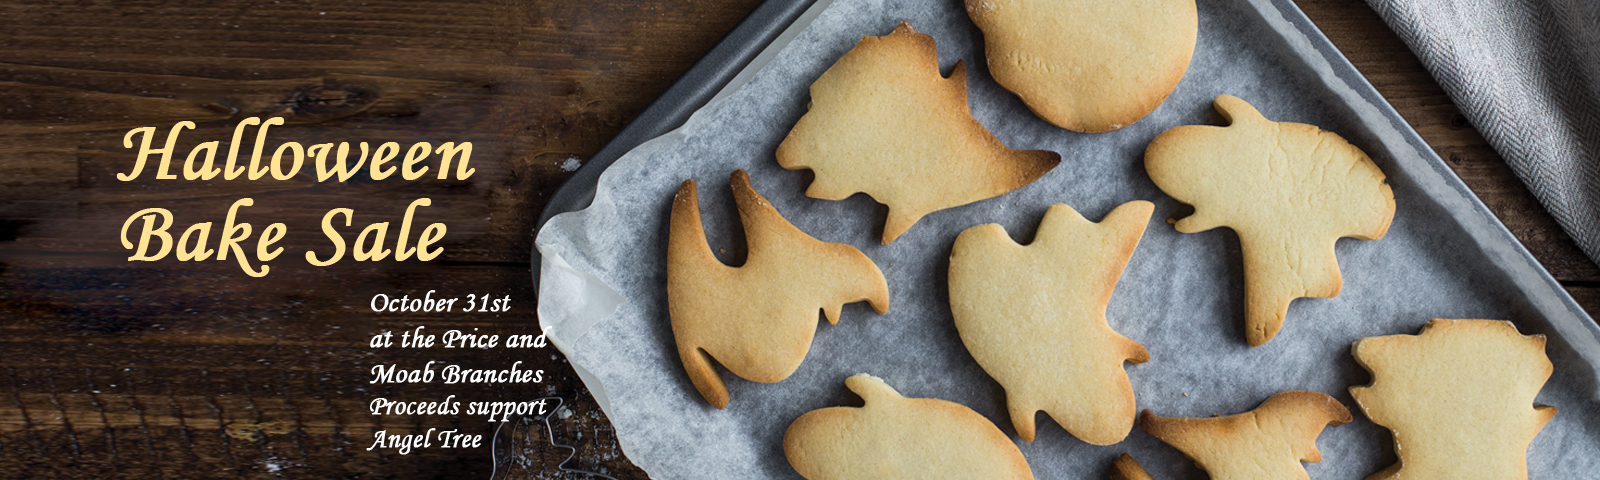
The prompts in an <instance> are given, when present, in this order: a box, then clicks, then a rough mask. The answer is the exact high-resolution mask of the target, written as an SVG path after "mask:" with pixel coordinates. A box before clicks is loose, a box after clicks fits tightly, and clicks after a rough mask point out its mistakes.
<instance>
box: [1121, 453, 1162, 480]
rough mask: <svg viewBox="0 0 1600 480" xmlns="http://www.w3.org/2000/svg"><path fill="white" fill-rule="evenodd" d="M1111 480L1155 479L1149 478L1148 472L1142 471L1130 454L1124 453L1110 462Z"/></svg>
mask: <svg viewBox="0 0 1600 480" xmlns="http://www.w3.org/2000/svg"><path fill="white" fill-rule="evenodd" d="M1111 480H1155V479H1152V478H1150V473H1149V472H1145V471H1144V467H1142V466H1140V465H1139V462H1138V461H1137V460H1134V459H1133V456H1132V455H1128V454H1126V453H1124V454H1122V456H1120V457H1117V460H1116V461H1114V462H1111Z"/></svg>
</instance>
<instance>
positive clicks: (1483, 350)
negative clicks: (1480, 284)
mask: <svg viewBox="0 0 1600 480" xmlns="http://www.w3.org/2000/svg"><path fill="white" fill-rule="evenodd" d="M1544 345H1545V338H1544V335H1526V336H1525V335H1522V334H1521V333H1518V332H1517V327H1516V326H1515V325H1512V324H1511V322H1506V321H1502V320H1445V319H1434V320H1432V321H1430V322H1428V324H1427V325H1426V326H1424V327H1422V332H1421V333H1418V334H1417V335H1390V336H1385V337H1368V338H1363V339H1360V340H1357V341H1356V342H1355V345H1354V346H1353V347H1352V348H1351V353H1352V354H1354V355H1355V357H1356V362H1357V363H1360V364H1361V366H1362V367H1364V368H1366V369H1367V370H1368V371H1371V372H1372V383H1371V384H1370V385H1366V386H1360V387H1350V394H1351V395H1352V396H1354V397H1355V398H1356V404H1357V405H1360V406H1361V410H1362V412H1363V413H1366V415H1367V418H1370V419H1372V422H1373V423H1376V424H1378V425H1382V426H1384V427H1388V428H1389V430H1390V431H1392V432H1394V450H1395V453H1396V454H1397V455H1398V456H1399V457H1400V463H1396V464H1394V465H1393V466H1390V467H1389V468H1387V469H1384V470H1383V471H1380V472H1378V473H1375V474H1372V475H1371V476H1369V477H1367V479H1368V480H1391V479H1393V480H1401V479H1433V478H1496V479H1526V478H1528V463H1527V453H1528V445H1529V444H1530V443H1532V442H1533V438H1534V437H1535V436H1537V435H1538V434H1539V430H1541V429H1543V428H1544V425H1545V423H1548V422H1549V421H1550V418H1551V417H1554V416H1555V414H1556V408H1555V407H1550V406H1536V405H1534V403H1533V401H1534V397H1535V396H1537V395H1538V394H1539V389H1540V388H1542V387H1543V386H1544V383H1545V381H1546V380H1549V379H1550V374H1551V373H1552V371H1553V366H1552V365H1551V364H1550V358H1549V357H1546V356H1545V352H1544Z"/></svg>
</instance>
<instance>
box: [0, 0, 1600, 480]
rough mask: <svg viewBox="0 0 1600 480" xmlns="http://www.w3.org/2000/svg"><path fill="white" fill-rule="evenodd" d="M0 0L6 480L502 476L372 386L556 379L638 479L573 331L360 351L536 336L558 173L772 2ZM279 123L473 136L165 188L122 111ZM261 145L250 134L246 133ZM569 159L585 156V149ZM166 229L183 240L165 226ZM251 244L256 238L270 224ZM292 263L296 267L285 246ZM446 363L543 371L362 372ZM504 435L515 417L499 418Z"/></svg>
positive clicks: (1469, 139) (1389, 54)
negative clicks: (386, 445)
mask: <svg viewBox="0 0 1600 480" xmlns="http://www.w3.org/2000/svg"><path fill="white" fill-rule="evenodd" d="M368 3H369V2H359V1H329V2H317V3H306V2H301V1H284V2H252V3H230V4H223V5H206V4H200V3H195V4H189V3H181V2H167V1H160V0H156V1H142V2H116V3H100V2H93V3H91V2H83V3H74V4H53V3H32V2H5V3H4V4H0V18H3V19H4V21H5V23H6V24H7V27H6V28H4V29H0V331H3V332H4V333H3V337H0V345H3V346H0V397H4V398H0V476H3V477H6V478H55V477H61V478H85V477H93V476H110V477H119V478H120V477H138V478H204V477H253V476H259V477H275V476H287V477H293V478H434V477H446V478H483V477H487V476H489V475H490V473H491V469H492V466H491V463H490V456H489V451H488V449H487V448H478V449H467V450H445V449H437V448H435V449H422V450H419V451H416V452H413V453H411V454H409V455H396V454H393V453H385V452H375V451H374V452H369V451H366V448H367V447H368V446H369V445H370V444H371V442H372V436H371V435H372V432H374V431H375V430H380V429H389V430H397V431H398V430H410V429H416V428H421V429H426V428H428V427H440V428H446V429H448V428H461V429H462V430H463V431H469V432H470V431H478V432H483V433H487V432H489V430H488V427H486V426H484V424H482V423H479V421H480V420H481V417H448V416H443V417H441V416H422V417H374V416H371V415H367V414H366V413H365V411H364V409H365V406H366V402H367V401H369V400H370V399H372V398H374V397H380V396H388V397H391V398H404V399H407V400H432V399H442V398H443V397H444V396H446V395H451V394H455V395H458V396H459V397H460V398H461V399H467V400H493V399H501V400H503V399H533V398H538V397H543V396H546V395H554V396H559V397H562V398H563V400H564V401H565V403H566V404H567V405H568V409H569V410H568V412H569V413H570V415H567V414H563V415H558V416H556V417H555V420H554V421H553V424H552V426H553V427H554V428H553V430H554V436H555V437H556V438H555V440H557V441H558V442H564V443H567V444H571V445H574V446H576V447H577V454H576V458H575V459H574V460H573V461H572V462H571V463H569V464H568V467H572V468H581V469H586V470H592V471H603V472H606V473H608V474H610V475H612V476H615V477H619V478H627V479H637V478H645V476H644V474H643V473H642V472H640V471H639V470H638V469H637V468H636V467H633V466H632V464H630V463H629V462H628V461H627V459H626V458H625V457H623V456H622V455H620V452H619V450H618V449H617V446H616V440H615V436H614V435H613V433H612V432H611V431H610V430H609V424H608V423H607V422H606V420H605V419H604V417H603V415H601V414H600V412H599V409H598V408H597V407H596V406H595V404H594V400H593V399H592V398H591V397H590V396H589V395H588V393H587V392H586V391H585V390H584V389H583V387H582V384H581V383H580V382H579V381H578V380H577V378H576V375H575V374H573V372H572V371H571V367H569V366H567V364H566V363H565V360H564V359H562V358H561V357H560V354H559V353H558V352H557V351H555V349H554V348H545V349H538V350H529V351H507V350H504V349H494V350H488V351H473V350H439V349H430V350H427V351H420V352H419V351H404V350H398V349H379V350H375V349H371V348H368V347H367V340H368V338H369V336H370V335H371V334H372V333H374V332H378V331H383V330H392V331H396V332H397V333H398V331H401V330H405V329H407V328H409V327H410V326H412V325H415V324H425V325H427V326H428V327H429V329H431V330H433V331H436V332H439V333H442V332H443V331H444V330H445V329H450V328H455V329H471V328H479V329H480V330H482V331H486V332H493V333H501V334H518V333H537V327H536V326H535V325H536V320H535V315H534V304H535V298H534V292H533V291H532V279H531V272H530V269H529V262H530V256H531V250H532V240H531V233H532V228H533V225H534V222H535V221H536V219H537V218H538V214H539V212H540V211H541V210H542V208H543V207H544V205H545V203H546V201H547V198H548V197H549V195H551V194H552V193H553V192H554V191H555V188H556V187H557V186H558V185H560V184H561V182H562V181H564V180H565V179H566V178H567V177H568V176H569V175H571V173H570V172H569V171H567V169H564V168H562V166H563V164H568V163H569V159H573V160H576V161H578V162H582V161H585V160H587V159H588V158H589V157H590V156H592V155H593V154H594V153H595V152H596V151H597V150H598V149H599V148H600V147H601V146H602V145H603V144H604V143H605V142H606V141H607V140H608V139H609V138H610V137H611V136H613V135H614V134H616V133H617V131H618V130H620V129H621V128H622V127H623V126H624V125H625V124H626V123H627V122H628V121H629V120H630V119H631V118H633V117H634V116H635V115H637V114H638V112H639V111H640V110H641V109H643V108H644V106H646V105H647V104H648V103H649V102H651V101H652V100H654V98H655V97H656V96H657V95H658V94H659V93H660V92H661V91H662V90H664V89H665V88H666V87H667V85H669V84H670V83H671V82H672V81H673V80H674V79H676V78H677V77H678V75H680V74H681V73H682V72H684V71H685V70H686V69H688V67H689V66H690V65H691V64H692V63H693V62H694V61H695V60H696V59H698V58H699V56H700V55H701V54H702V53H703V52H705V51H706V50H708V49H709V48H710V47H711V46H712V45H713V44H715V42H716V41H717V40H718V39H719V38H720V37H721V36H722V35H723V34H725V33H726V32H727V31H729V30H730V29H732V27H733V26H734V25H735V24H736V23H737V22H738V21H739V20H740V19H741V18H743V16H744V15H745V14H746V13H747V12H749V11H750V9H752V8H753V7H754V6H755V4H756V2H755V1H754V0H732V1H727V0H723V1H715V0H694V1H672V0H653V1H643V2H625V1H616V0H606V1H598V2H552V1H535V2H478V3H472V2H421V1H410V2H370V5H369V4H368ZM1299 3H1300V5H1301V7H1302V8H1303V9H1304V10H1305V11H1306V13H1307V14H1308V15H1309V16H1310V17H1311V18H1312V20H1313V21H1314V22H1315V23H1316V24H1317V25H1318V26H1319V27H1320V28H1321V29H1322V30H1323V31H1324V32H1325V33H1327V35H1328V36H1329V37H1330V38H1332V39H1333V42H1334V43H1335V44H1336V45H1337V46H1338V47H1339V49H1340V50H1341V51H1343V52H1344V54H1345V55H1346V56H1348V57H1349V58H1350V59H1351V61H1352V62H1353V63H1355V65H1356V66H1357V68H1358V69H1360V70H1361V72H1362V73H1363V74H1365V75H1366V76H1367V78H1368V79H1369V80H1370V81H1371V82H1372V83H1373V84H1374V85H1375V86H1376V87H1377V88H1378V90H1379V91H1380V92H1381V93H1383V95H1384V96H1385V97H1386V98H1388V100H1389V101H1390V102H1391V103H1392V104H1394V106H1395V107H1396V108H1397V109H1398V110H1399V111H1400V113H1401V114H1402V115H1403V116H1404V117H1405V118H1406V120H1407V121H1408V122H1410V123H1411V125H1412V126H1413V127H1415V128H1416V129H1417V130H1418V131H1419V132H1420V133H1421V134H1422V136H1423V138H1424V139H1426V140H1427V142H1428V143H1429V144H1430V145H1431V146H1432V147H1433V148H1434V149H1435V150H1436V151H1437V152H1438V153H1439V155H1440V156H1441V157H1443V158H1445V159H1446V160H1447V162H1448V163H1449V164H1450V166H1451V167H1453V168H1454V169H1455V171H1456V172H1457V173H1458V174H1459V175H1460V176H1461V177H1462V178H1463V179H1464V180H1465V181H1466V182H1467V184H1468V185H1469V186H1470V187H1471V188H1472V190H1473V191H1474V192H1475V193H1477V194H1478V196H1479V197H1480V198H1482V199H1483V201H1484V202H1485V203H1486V204H1488V205H1489V207H1490V208H1491V209H1492V210H1493V211H1494V212H1495V214H1496V215H1498V216H1499V217H1500V219H1501V220H1502V221H1503V222H1505V223H1506V225H1507V226H1508V227H1510V228H1511V230H1512V232H1513V233H1515V234H1516V235H1517V237H1518V238H1519V239H1520V240H1522V242H1523V243H1524V244H1525V245H1526V246H1527V248H1528V249H1529V250H1530V251H1532V252H1533V254H1534V255H1535V256H1536V257H1537V258H1538V259H1539V260H1540V261H1541V262H1542V263H1543V264H1544V265H1545V267H1546V268H1548V269H1549V270H1550V271H1551V273H1552V274H1554V275H1555V276H1556V278H1557V279H1559V280H1561V281H1562V282H1563V284H1564V285H1566V286H1567V288H1568V290H1569V291H1570V292H1571V293H1572V294H1573V295H1574V296H1575V297H1576V298H1577V299H1578V301H1579V302H1580V303H1581V304H1582V305H1584V307H1585V308H1586V309H1588V310H1589V311H1591V312H1595V311H1600V269H1597V268H1596V267H1595V265H1594V264H1593V263H1591V262H1590V261H1589V260H1588V259H1587V258H1586V257H1584V256H1583V255H1582V254H1581V253H1580V252H1579V251H1578V250H1577V249H1576V247H1575V246H1574V245H1573V242H1572V240H1571V239H1570V238H1569V237H1568V236H1567V235H1566V234H1565V233H1563V232H1562V231H1561V229H1560V228H1559V227H1558V226H1556V225H1555V223H1554V222H1553V221H1552V220H1551V218H1550V216H1549V215H1548V214H1547V213H1546V212H1545V211H1544V210H1543V209H1542V207H1540V205H1539V204H1538V203H1537V202H1536V201H1535V200H1534V199H1533V197H1532V196H1531V195H1530V194H1529V193H1528V191H1527V189H1526V188H1525V187H1524V186H1523V185H1522V184H1521V183H1520V181H1518V179H1517V178H1515V177H1514V176H1513V175H1512V173H1511V171H1510V170H1509V169H1508V168H1507V167H1506V166H1505V164H1504V162H1503V161H1502V160H1501V158H1500V157H1499V156H1498V155H1497V154H1496V153H1495V152H1494V150H1493V149H1491V148H1490V147H1489V146H1488V145H1487V144H1486V143H1485V141H1484V140H1483V138H1482V137H1481V136H1480V135H1479V134H1478V133H1477V131H1476V130H1475V129H1474V128H1473V127H1472V126H1471V125H1469V124H1468V123H1467V122H1466V120H1465V118H1464V117H1462V115H1461V114H1460V113H1459V112H1458V111H1457V109H1456V107H1455V106H1454V104H1453V103H1452V102H1451V100H1450V99H1449V97H1447V96H1446V95H1445V94H1444V92H1443V91H1442V90H1441V89H1440V88H1439V86H1438V85H1437V83H1436V82H1434V81H1433V80H1432V78H1430V77H1429V76H1428V74H1427V72H1426V71H1425V70H1424V69H1423V68H1422V66H1421V64H1420V63H1418V61H1417V60H1416V58H1415V57H1414V56H1413V55H1412V54H1411V52H1410V51H1409V50H1408V49H1407V48H1406V46H1405V45H1404V44H1402V43H1401V42H1400V41H1399V40H1398V39H1397V38H1396V37H1395V36H1394V34H1393V33H1391V32H1390V31H1389V30H1388V29H1387V28H1386V27H1385V26H1384V24H1383V23H1382V22H1381V21H1380V20H1379V19H1378V17H1377V16H1376V15H1375V14H1374V13H1373V12H1372V11H1371V10H1370V9H1369V8H1368V7H1367V6H1366V4H1365V3H1362V2H1359V1H1343V0H1302V1H1300V2H1299ZM251 116H260V117H271V116H282V117H285V118H286V119H287V125H284V126H281V127H275V128H274V129H273V130H272V132H273V133H272V134H271V137H270V139H271V140H270V141H269V143H275V142H280V141H296V142H301V143H303V144H307V145H309V144H314V143H323V142H339V141H349V142H360V141H366V142H372V143H374V144H376V143H379V142H387V141H394V142H400V143H401V144H402V145H410V144H411V143H413V142H418V141H428V142H432V143H433V144H435V145H437V144H439V143H442V142H449V141H455V142H465V141H470V142H473V145H474V148H475V149H474V152H473V156H472V158H473V167H475V168H476V169H477V171H476V173H475V174H474V176H472V177H471V178H470V179H468V180H466V181H439V180H434V179H431V178H427V179H423V180H417V181H410V182H408V181H398V180H394V179H391V180H386V181H382V182H374V181H370V180H366V181H363V180H361V179H357V180H353V181H351V182H348V183H346V184H337V183H332V182H329V183H322V184H319V183H317V182H315V181H314V178H307V176H305V175H302V176H301V177H300V178H296V179H294V180H291V181H270V180H261V181H239V180H236V181H229V182H223V181H212V182H204V181H196V182H187V181H178V182H174V181H156V180H153V179H152V178H151V177H152V176H153V174H151V173H147V174H146V176H142V177H141V178H140V179H137V180H135V181H132V182H122V181H118V180H116V178H115V176H114V175H115V173H116V172H125V171H127V170H128V169H130V168H131V164H132V155H131V154H130V153H129V151H128V150H126V149H124V148H123V146H122V143H121V142H122V138H123V135H124V134H125V133H126V132H127V131H128V129H130V128H134V127H139V126H156V127H158V128H159V129H160V130H161V131H162V132H163V133H164V131H165V129H166V128H168V127H169V126H171V125H172V124H173V123H175V122H177V121H180V120H191V121H195V122H196V123H197V124H198V128H197V129H195V130H191V131H188V132H186V133H185V134H184V136H183V139H184V140H183V141H180V142H179V150H178V151H179V152H188V151H189V149H190V148H192V147H193V146H194V145H196V144H198V143H200V142H204V141H211V140H221V141H223V142H224V145H226V141H227V140H228V138H229V136H230V135H231V132H232V126H233V125H234V124H235V123H237V122H238V121H239V120H241V119H243V118H246V117H251ZM247 143H248V141H247ZM569 167H570V165H569ZM243 196H249V197H252V198H254V199H255V202H256V203H255V206H253V207H250V208H248V209H246V210H244V213H243V214H242V220H243V221H249V222H252V223H254V224H255V228H256V229H257V232H259V231H260V230H259V229H261V228H264V227H265V225H266V224H268V223H272V222H283V223H285V224H287V226H288V229H289V232H290V233H289V235H288V236H287V237H286V238H285V239H284V240H283V241H281V242H280V245H282V246H284V247H286V251H287V252H288V253H289V254H288V255H287V256H286V257H284V258H280V259H279V260H277V261H275V262H272V263H271V266H272V270H271V273H270V274H269V276H268V277H266V278H264V279H257V278H251V277H248V276H246V275H244V274H243V273H242V272H241V271H240V269H239V267H238V266H237V265H236V264H235V263H233V261H231V260H230V261H227V262H221V261H206V262H175V261H172V260H171V259H170V258H169V259H168V260H165V261H162V262H154V263H148V262H128V261H126V257H127V256H128V253H127V251H126V250H124V249H123V248H122V247H121V246H120V245H119V244H118V241H117V239H116V232H117V231H118V229H119V227H120V226H121V224H122V223H123V221H124V220H126V219H127V216H128V215H130V214H131V213H132V212H133V211H136V210H138V209H142V208H146V207H152V206H160V207H165V208H168V209H170V210H171V211H172V212H173V213H174V214H175V215H176V216H177V219H176V220H177V225H179V227H178V228H181V227H182V226H186V225H188V224H191V223H195V222H204V221H213V222H218V223H219V224H220V222H221V220H222V217H223V215H224V214H225V211H226V209H227V207H228V204H230V203H231V202H232V200H233V199H236V198H239V197H243ZM418 197H428V198H431V199H432V201H433V206H432V207H428V208H425V209H423V210H422V212H421V213H419V214H418V221H419V222H422V223H424V224H425V223H432V222H445V223H447V225H448V227H449V232H448V234H447V236H446V237H445V241H444V242H443V243H442V245H443V246H444V248H445V253H444V254H443V255H441V256H440V257H439V258H438V259H436V260H434V261H431V262H427V263H422V262H416V261H408V262H394V261H386V262H360V263H358V262H354V261H351V260H349V259H346V260H344V261H341V262H340V263H339V264H336V265H334V266H330V267H320V268H319V267H312V266H310V265H308V264H306V263H305V262H304V261H303V260H300V259H298V256H299V255H300V253H299V252H301V251H305V250H308V249H315V250H316V251H318V252H320V253H326V252H327V251H328V248H327V247H326V246H325V245H326V240H325V239H324V238H323V237H322V236H321V234H320V228H319V225H320V219H321V216H322V214H323V213H325V212H326V211H328V210H329V209H331V208H338V207H344V208H351V209H353V210H354V211H355V222H354V225H355V227H353V228H350V229H345V231H346V232H347V233H346V234H347V235H353V234H354V232H355V231H357V230H358V229H359V227H360V226H361V225H364V224H367V223H371V222H379V221H391V222H396V226H397V225H398V219H399V216H400V215H401V214H402V212H403V211H404V209H405V206H406V205H407V204H408V203H409V202H410V201H411V200H412V199H415V198H418ZM174 233H176V231H175V232H174ZM252 242H253V240H252ZM290 257H294V258H290ZM430 289H431V290H437V291H439V292H441V294H448V295H451V296H465V295H467V294H469V293H476V294H485V293H487V294H490V295H492V296H495V297H500V296H505V295H510V296H511V297H512V309H511V311H509V312H507V313H502V314H498V315H496V314H425V315H424V314H375V313H372V312H371V311H369V310H367V309H366V304H367V300H368V299H369V298H371V297H372V296H373V295H375V294H379V293H384V294H391V295H399V294H420V293H422V292H425V291H427V290H430ZM426 360H440V361H445V362H449V363H458V364H462V365H465V366H469V367H477V368H503V367H504V366H506V365H508V364H509V363H510V362H512V361H515V360H522V361H524V362H526V363H525V364H524V367H525V368H529V369H543V370H544V371H545V377H546V378H545V381H544V382H543V383H541V384H538V385H531V386H493V387H488V388H485V387H482V386H462V385H454V386H451V385H404V386H393V387H392V386H384V385H368V384H367V381H368V380H369V377H368V375H366V369H368V368H370V367H371V366H372V365H376V364H390V363H399V364H402V365H407V366H410V365H414V364H417V363H421V362H424V361H426ZM519 432H521V435H519V436H518V438H520V439H521V440H520V441H522V442H523V443H524V445H523V446H524V447H525V450H526V451H527V452H528V453H529V454H530V455H532V456H533V458H534V459H536V460H537V461H535V462H532V463H531V464H526V465H521V466H517V467H515V468H512V469H510V470H501V471H500V472H499V473H500V476H502V477H506V478H568V477H570V478H583V476H581V475H566V474H563V473H562V472H560V470H559V469H558V467H557V466H558V464H559V463H560V461H561V460H562V459H563V458H565V456H566V455H567V452H566V451H564V450H561V449H559V448H554V447H542V446H541V445H540V443H539V442H538V440H547V439H544V438H542V434H540V433H539V429H523V430H521V431H519ZM508 438H509V437H508Z"/></svg>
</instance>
